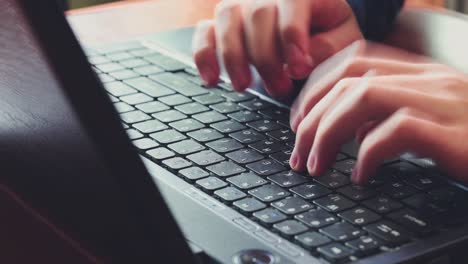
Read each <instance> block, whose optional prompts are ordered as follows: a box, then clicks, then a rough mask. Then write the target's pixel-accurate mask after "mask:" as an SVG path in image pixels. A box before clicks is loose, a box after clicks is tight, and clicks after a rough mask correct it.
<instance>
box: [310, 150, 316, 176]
mask: <svg viewBox="0 0 468 264" xmlns="http://www.w3.org/2000/svg"><path fill="white" fill-rule="evenodd" d="M311 155H312V158H311V159H310V163H309V166H308V168H309V174H310V175H311V176H316V175H317V156H315V155H314V154H311Z"/></svg>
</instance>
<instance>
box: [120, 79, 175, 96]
mask: <svg viewBox="0 0 468 264" xmlns="http://www.w3.org/2000/svg"><path fill="white" fill-rule="evenodd" d="M124 82H125V83H126V84H128V85H130V86H131V87H133V88H135V89H137V90H139V91H140V92H142V93H145V94H147V95H149V96H152V97H154V98H158V97H161V96H166V95H170V94H174V93H175V92H174V91H172V90H171V89H169V88H167V87H164V86H163V85H161V84H159V83H156V82H154V81H152V80H150V79H148V78H146V77H140V78H134V79H128V80H125V81H124Z"/></svg>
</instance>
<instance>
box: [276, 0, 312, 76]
mask: <svg viewBox="0 0 468 264" xmlns="http://www.w3.org/2000/svg"><path fill="white" fill-rule="evenodd" d="M312 2H313V1H310V0H292V1H291V0H279V1H278V13H279V14H278V19H279V21H278V22H279V31H280V37H281V48H282V51H283V52H284V54H283V55H284V58H285V60H286V63H287V65H288V70H289V74H290V76H291V77H293V78H295V79H302V78H304V77H306V76H307V75H309V74H310V72H311V71H312V68H313V66H314V65H315V64H314V61H313V59H312V57H311V56H310V55H309V53H308V50H309V35H310V33H309V32H310V25H311V19H312V16H311V11H312Z"/></svg>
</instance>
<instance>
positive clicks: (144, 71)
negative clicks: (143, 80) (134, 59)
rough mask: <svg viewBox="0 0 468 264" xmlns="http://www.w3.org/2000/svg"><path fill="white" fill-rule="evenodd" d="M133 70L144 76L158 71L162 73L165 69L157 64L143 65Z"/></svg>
mask: <svg viewBox="0 0 468 264" xmlns="http://www.w3.org/2000/svg"><path fill="white" fill-rule="evenodd" d="M133 71H135V72H136V73H138V74H139V75H142V76H148V75H152V74H156V73H161V72H163V71H164V70H163V69H161V68H159V67H158V66H155V65H143V66H139V67H136V68H133Z"/></svg>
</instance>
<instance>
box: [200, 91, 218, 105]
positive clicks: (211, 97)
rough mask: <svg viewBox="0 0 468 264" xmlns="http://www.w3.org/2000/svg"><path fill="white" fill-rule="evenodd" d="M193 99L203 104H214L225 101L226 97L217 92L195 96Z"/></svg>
mask: <svg viewBox="0 0 468 264" xmlns="http://www.w3.org/2000/svg"><path fill="white" fill-rule="evenodd" d="M193 100H195V101H197V102H198V103H200V104H202V105H212V104H217V103H221V102H224V98H223V97H221V96H219V95H217V94H215V93H209V94H206V95H201V96H197V97H193Z"/></svg>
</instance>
